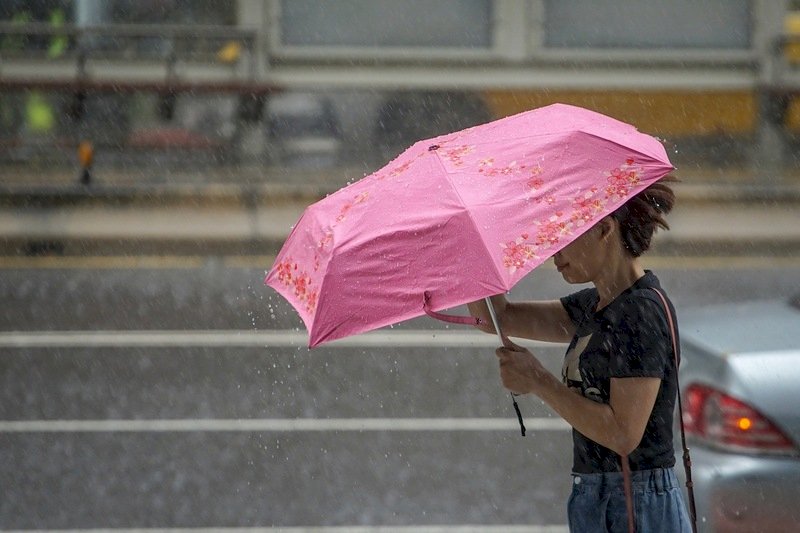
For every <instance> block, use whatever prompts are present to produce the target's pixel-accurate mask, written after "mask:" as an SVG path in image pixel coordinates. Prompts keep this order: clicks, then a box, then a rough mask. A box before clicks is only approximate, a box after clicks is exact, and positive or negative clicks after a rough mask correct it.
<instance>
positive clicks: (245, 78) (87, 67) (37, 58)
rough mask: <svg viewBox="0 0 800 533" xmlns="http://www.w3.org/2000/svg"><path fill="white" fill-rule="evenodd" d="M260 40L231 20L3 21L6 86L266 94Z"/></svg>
mask: <svg viewBox="0 0 800 533" xmlns="http://www.w3.org/2000/svg"><path fill="white" fill-rule="evenodd" d="M256 46H257V33H256V31H255V30H244V29H240V28H235V27H228V26H197V25H168V24H165V25H158V26H157V27H154V26H140V25H134V24H111V25H103V26H76V25H70V24H65V25H61V26H52V25H50V24H46V23H26V24H15V23H9V22H0V87H1V88H5V89H27V88H39V89H60V88H61V89H63V88H65V85H67V86H69V88H74V89H76V90H93V91H100V92H104V91H105V92H108V91H113V92H134V91H148V90H152V91H168V92H186V91H201V92H202V91H206V92H238V93H242V92H247V93H251V94H253V93H255V94H264V93H267V92H270V91H272V90H273V88H272V87H271V86H270V85H269V84H266V83H264V81H263V80H261V79H259V77H258V72H259V68H260V65H259V61H260V59H259V54H258V50H257V49H256ZM43 64H44V65H47V68H43V66H44V65H43Z"/></svg>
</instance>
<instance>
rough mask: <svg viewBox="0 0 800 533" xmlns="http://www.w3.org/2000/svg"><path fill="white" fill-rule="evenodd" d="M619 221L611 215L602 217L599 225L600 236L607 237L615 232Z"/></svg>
mask: <svg viewBox="0 0 800 533" xmlns="http://www.w3.org/2000/svg"><path fill="white" fill-rule="evenodd" d="M616 223H617V221H616V220H615V219H614V217H612V216H611V215H608V216H605V217H603V218H601V219H600V222H598V224H597V227H598V228H599V229H600V238H601V239H607V238H608V236H609V235H611V234H612V233H615V230H616Z"/></svg>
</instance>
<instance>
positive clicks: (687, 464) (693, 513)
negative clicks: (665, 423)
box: [650, 287, 697, 533]
mask: <svg viewBox="0 0 800 533" xmlns="http://www.w3.org/2000/svg"><path fill="white" fill-rule="evenodd" d="M650 288H651V289H652V291H653V292H655V293H656V294H657V295H658V298H659V299H660V300H661V303H662V305H663V306H664V311H665V312H666V314H667V322H668V323H669V332H670V336H671V337H672V353H673V356H674V357H675V385H676V387H677V389H678V394H677V396H678V420H679V421H680V428H681V446H682V447H683V469H684V470H685V471H686V490H687V492H688V495H689V518H691V521H692V531H693V532H694V533H697V507H696V505H695V501H694V482H693V481H692V458H691V457H690V455H689V448H688V447H687V446H686V429H685V428H684V427H683V402H682V400H681V385H680V381H679V380H678V366H679V365H680V362H681V361H680V356H679V355H678V341H677V335H676V333H675V321H674V320H673V319H672V312H671V311H670V309H669V304H668V303H667V299H666V297H664V294H663V293H662V292H661V291H660V290H658V289H656V288H655V287H650Z"/></svg>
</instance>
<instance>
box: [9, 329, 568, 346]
mask: <svg viewBox="0 0 800 533" xmlns="http://www.w3.org/2000/svg"><path fill="white" fill-rule="evenodd" d="M520 342H522V343H523V344H525V345H526V346H531V347H562V346H564V345H562V344H556V343H546V342H535V341H520ZM267 346H272V347H278V348H293V347H305V346H308V335H307V333H306V332H305V331H297V330H269V331H253V330H198V331H187V330H181V331H170V330H163V331H161V330H148V331H127V330H126V331H10V332H3V333H0V348H51V347H59V348H101V347H102V348H133V347H147V348H159V347H236V348H241V347H267ZM385 346H392V347H400V348H424V347H430V348H443V347H445V348H448V347H453V348H469V347H479V348H496V347H497V346H498V342H497V337H495V336H494V335H487V334H485V333H480V332H476V331H470V330H468V329H462V330H461V331H455V330H400V329H396V330H388V331H375V332H370V333H364V334H362V335H356V336H353V337H348V338H346V339H340V340H336V341H333V342H330V343H328V344H324V345H322V346H321V347H320V348H325V347H330V348H374V347H385Z"/></svg>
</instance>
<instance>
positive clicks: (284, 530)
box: [0, 524, 568, 533]
mask: <svg viewBox="0 0 800 533" xmlns="http://www.w3.org/2000/svg"><path fill="white" fill-rule="evenodd" d="M0 531H7V532H8V533H50V532H58V533H101V532H102V533H106V532H107V533H566V532H567V531H568V528H567V526H562V525H541V526H521V525H511V524H508V525H492V526H489V525H453V526H338V527H335V526H330V527H324V526H323V527H214V528H211V527H195V528H137V529H123V528H118V529H112V528H91V529H26V530H0Z"/></svg>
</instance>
